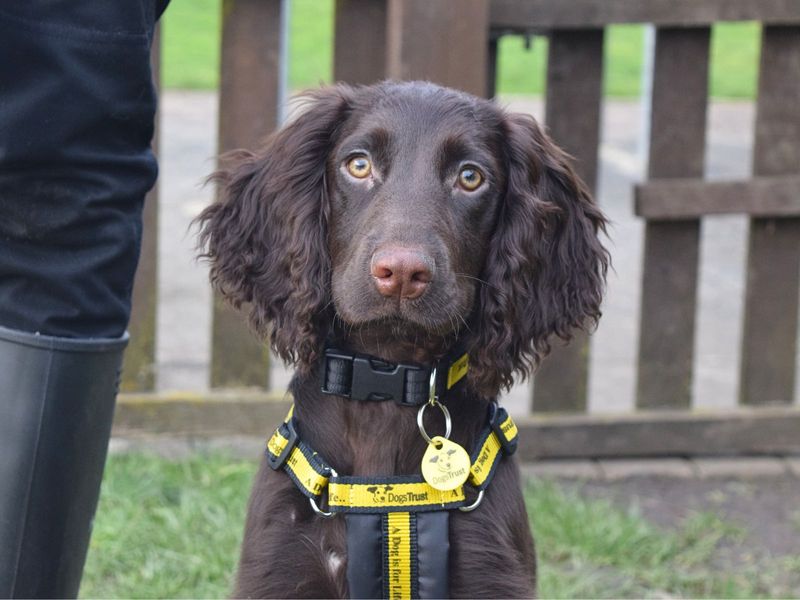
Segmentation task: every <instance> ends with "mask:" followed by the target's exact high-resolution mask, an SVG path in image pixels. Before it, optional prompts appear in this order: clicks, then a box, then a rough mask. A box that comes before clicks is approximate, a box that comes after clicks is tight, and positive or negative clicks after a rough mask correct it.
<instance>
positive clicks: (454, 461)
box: [422, 436, 469, 491]
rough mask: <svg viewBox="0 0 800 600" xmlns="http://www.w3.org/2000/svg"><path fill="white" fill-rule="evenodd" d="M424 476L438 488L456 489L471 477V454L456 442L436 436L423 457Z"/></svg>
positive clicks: (431, 484)
mask: <svg viewBox="0 0 800 600" xmlns="http://www.w3.org/2000/svg"><path fill="white" fill-rule="evenodd" d="M422 477H423V478H424V479H425V481H427V482H428V484H429V485H430V486H431V487H433V488H436V489H437V490H442V491H448V490H454V489H456V488H457V487H460V486H462V485H464V482H465V481H466V480H467V477H469V454H467V451H466V450H464V448H462V447H461V446H459V445H458V444H456V443H455V442H451V441H450V440H448V439H447V438H443V437H441V436H436V437H434V438H433V439H432V440H431V443H430V444H428V449H427V450H425V455H424V456H423V457H422Z"/></svg>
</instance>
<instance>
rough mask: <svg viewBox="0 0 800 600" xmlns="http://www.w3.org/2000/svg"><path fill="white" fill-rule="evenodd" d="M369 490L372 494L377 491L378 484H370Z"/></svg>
mask: <svg viewBox="0 0 800 600" xmlns="http://www.w3.org/2000/svg"><path fill="white" fill-rule="evenodd" d="M367 491H368V492H369V493H370V494H374V493H375V492H377V491H378V488H377V486H374V485H371V486H369V487H368V488H367Z"/></svg>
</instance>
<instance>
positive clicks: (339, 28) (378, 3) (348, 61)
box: [333, 0, 387, 84]
mask: <svg viewBox="0 0 800 600" xmlns="http://www.w3.org/2000/svg"><path fill="white" fill-rule="evenodd" d="M386 10H387V7H386V0H336V17H335V25H334V53H333V78H334V79H335V80H336V81H344V82H347V83H352V84H359V83H363V84H367V83H373V82H375V81H380V80H381V79H384V78H385V77H386V17H387V15H386Z"/></svg>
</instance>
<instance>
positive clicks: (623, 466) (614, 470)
mask: <svg viewBox="0 0 800 600" xmlns="http://www.w3.org/2000/svg"><path fill="white" fill-rule="evenodd" d="M599 466H600V469H601V470H602V471H603V476H604V478H605V479H608V480H616V479H627V478H629V477H676V478H688V477H694V476H695V475H696V473H695V470H694V468H693V466H692V464H691V462H689V461H688V460H684V459H682V458H654V459H619V460H613V459H609V460H601V461H600V464H599Z"/></svg>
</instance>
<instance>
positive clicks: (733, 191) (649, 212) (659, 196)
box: [636, 175, 800, 219]
mask: <svg viewBox="0 0 800 600" xmlns="http://www.w3.org/2000/svg"><path fill="white" fill-rule="evenodd" d="M721 214H747V215H751V216H758V217H781V216H800V176H797V175H794V176H787V177H756V178H755V179H751V180H749V181H714V182H709V181H703V180H701V179H678V180H670V179H664V180H655V181H648V182H647V183H644V184H641V185H637V186H636V215H637V216H639V217H644V218H645V219H687V218H697V217H702V216H703V215H721Z"/></svg>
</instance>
